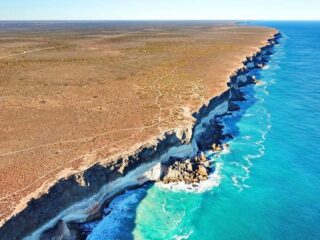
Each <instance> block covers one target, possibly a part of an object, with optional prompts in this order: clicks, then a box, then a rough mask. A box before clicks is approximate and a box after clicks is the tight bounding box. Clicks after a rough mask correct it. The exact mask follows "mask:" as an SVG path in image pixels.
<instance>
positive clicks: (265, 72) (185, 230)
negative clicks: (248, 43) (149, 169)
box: [88, 22, 320, 240]
mask: <svg viewBox="0 0 320 240" xmlns="http://www.w3.org/2000/svg"><path fill="white" fill-rule="evenodd" d="M252 24H255V25H264V26H272V27H275V28H277V29H278V30H279V31H280V32H281V33H282V34H283V38H282V39H281V44H280V45H278V46H276V47H275V53H274V55H273V56H272V58H271V62H270V63H269V64H268V66H267V67H265V68H264V69H262V70H260V71H259V72H258V73H257V78H258V79H259V80H262V81H263V84H262V85H257V86H248V87H245V88H244V89H243V91H244V92H245V93H246V95H247V98H248V99H249V100H248V101H246V102H243V103H241V111H240V112H238V113H236V114H234V115H232V116H229V117H227V118H225V119H224V122H225V124H226V126H228V128H227V129H225V131H226V132H230V133H232V134H233V135H234V139H232V140H231V141H230V142H229V144H230V148H229V150H228V151H225V152H223V153H222V154H220V156H217V155H215V156H212V155H210V153H208V156H209V157H211V158H212V159H213V160H214V161H216V166H217V169H216V172H215V173H214V174H213V175H212V176H211V179H210V181H209V183H210V184H208V183H205V184H203V186H200V187H198V188H194V189H184V190H181V189H183V186H182V187H180V190H179V189H174V190H170V189H167V188H164V187H163V186H162V185H159V184H154V185H145V186H144V187H142V188H139V189H136V190H131V191H127V192H126V193H125V194H124V195H121V196H119V197H117V198H116V199H115V200H114V201H113V202H112V203H111V205H110V206H109V208H107V209H105V212H106V214H108V213H109V211H110V210H111V213H110V214H108V215H107V217H105V218H103V219H102V220H101V221H99V222H95V223H92V224H91V225H92V226H91V227H93V231H92V233H91V234H90V235H89V236H88V239H90V240H92V239H93V240H98V239H99V240H102V239H150V240H151V239H199V240H206V239H208V240H212V239H218V240H224V239H225V240H232V239H246V240H249V239H252V240H257V239H270V240H274V239H299V240H300V239H304V240H306V239H315V240H316V239H320V153H319V152H320V127H319V125H320V111H319V107H320V22H254V23H252Z"/></svg>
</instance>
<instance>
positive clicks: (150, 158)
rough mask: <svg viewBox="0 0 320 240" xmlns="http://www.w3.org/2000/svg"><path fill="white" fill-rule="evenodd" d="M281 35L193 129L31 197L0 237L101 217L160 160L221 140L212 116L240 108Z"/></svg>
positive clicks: (31, 234) (31, 235)
mask: <svg viewBox="0 0 320 240" xmlns="http://www.w3.org/2000/svg"><path fill="white" fill-rule="evenodd" d="M279 38H280V34H279V33H278V34H275V35H274V37H273V38H272V39H269V40H268V44H267V45H266V46H264V47H262V48H261V50H260V51H259V52H258V53H256V54H255V55H254V56H251V57H248V58H247V59H246V60H245V61H244V62H243V64H244V66H243V68H241V69H239V70H237V71H236V72H235V73H234V74H233V75H232V76H231V77H230V82H229V83H228V86H229V89H228V90H227V91H225V92H223V93H222V94H221V95H220V96H216V97H214V98H213V99H211V100H210V102H209V103H208V104H207V105H205V106H202V107H201V108H200V109H199V111H198V112H197V113H195V114H194V117H195V119H196V122H195V124H194V126H193V128H192V132H191V129H186V130H182V131H181V130H172V131H170V132H167V133H164V134H163V136H162V137H161V138H159V139H157V141H155V143H154V144H152V145H148V146H141V147H140V148H139V149H138V150H137V151H135V153H134V154H132V155H130V156H128V157H120V158H119V159H118V160H117V161H116V162H114V163H110V164H106V165H98V164H97V165H94V166H92V167H90V168H89V169H87V170H86V171H84V172H82V173H81V174H76V175H73V176H70V177H68V178H66V179H62V180H60V181H59V182H57V183H56V184H55V185H54V186H53V187H51V188H50V189H49V191H48V192H47V193H46V194H44V195H43V196H42V197H40V198H38V199H33V200H32V201H30V202H29V204H28V206H27V207H26V208H25V209H24V210H23V211H21V212H20V213H18V214H17V215H16V216H14V217H12V218H11V219H10V220H8V221H7V222H6V223H5V224H4V225H3V226H2V227H1V228H0V239H21V238H24V237H26V238H27V239H38V238H40V237H41V234H43V233H44V232H45V231H47V230H48V229H50V228H53V227H55V226H57V223H59V224H60V226H62V225H63V224H62V225H61V223H64V225H63V226H65V227H64V228H63V229H64V230H61V228H60V230H61V232H62V233H61V234H63V232H64V233H65V232H68V231H67V229H68V227H66V226H67V225H66V224H65V223H71V222H85V221H89V220H90V219H94V218H97V217H99V214H100V212H101V208H102V206H103V205H104V204H105V202H106V201H108V200H110V199H111V198H112V197H113V196H115V195H117V194H119V193H121V192H122V191H124V190H125V189H127V188H130V187H134V186H138V185H141V184H143V183H145V182H147V181H157V180H158V179H159V178H160V176H161V172H162V164H161V163H164V162H166V161H168V160H169V158H170V157H177V158H187V157H192V156H195V155H196V154H197V153H198V151H199V150H205V149H208V146H211V145H212V144H220V140H221V135H219V134H218V133H217V134H214V133H215V131H216V130H217V129H216V128H215V127H213V125H212V120H213V119H214V118H215V117H216V116H221V115H224V114H226V113H227V112H228V111H230V110H232V109H236V107H235V105H234V103H232V101H236V100H238V101H239V100H243V99H244V97H243V94H242V93H241V91H240V89H239V88H240V87H242V86H245V85H247V84H252V83H254V82H255V79H254V77H252V76H251V75H249V72H250V70H252V69H255V68H261V67H263V66H264V65H265V64H266V63H267V62H268V61H269V55H270V54H272V48H273V46H274V45H275V44H277V43H278V39H279ZM210 121H211V122H210ZM191 133H192V134H191ZM68 234H70V232H69V233H68Z"/></svg>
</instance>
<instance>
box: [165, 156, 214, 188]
mask: <svg viewBox="0 0 320 240" xmlns="http://www.w3.org/2000/svg"><path fill="white" fill-rule="evenodd" d="M210 165H211V163H210V162H209V161H208V159H207V158H206V156H205V155H204V154H203V153H201V154H199V155H197V156H195V157H193V158H191V159H186V160H182V159H178V158H171V159H170V160H169V162H168V163H165V164H163V175H162V177H161V181H162V182H164V183H172V182H185V183H186V184H191V183H196V182H200V181H203V180H207V179H208V175H209V172H210Z"/></svg>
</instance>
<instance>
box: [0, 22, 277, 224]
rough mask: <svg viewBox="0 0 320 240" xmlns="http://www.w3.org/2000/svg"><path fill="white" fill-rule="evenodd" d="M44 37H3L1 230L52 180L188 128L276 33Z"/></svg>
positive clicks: (166, 28)
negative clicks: (233, 74)
mask: <svg viewBox="0 0 320 240" xmlns="http://www.w3.org/2000/svg"><path fill="white" fill-rule="evenodd" d="M44 29H45V28H44V27H43V28H41V29H38V28H37V29H36V30H30V29H29V28H25V29H23V30H21V31H14V30H7V31H3V32H2V33H1V40H0V94H1V95H0V113H1V114H0V123H1V128H0V219H2V220H4V219H6V218H7V217H9V216H11V214H12V213H13V211H14V210H19V209H17V206H18V204H19V203H21V201H27V200H28V199H29V197H30V194H31V193H33V192H34V191H35V190H37V189H38V188H39V187H40V186H43V184H47V185H48V184H49V182H54V181H55V180H56V179H57V178H58V176H59V177H62V176H64V175H67V174H70V173H72V172H76V171H78V170H79V169H80V168H81V169H83V168H85V167H87V166H90V165H91V164H94V163H96V162H99V161H100V160H101V159H104V158H106V157H109V156H112V155H114V154H117V153H119V152H121V151H124V150H126V149H128V147H129V146H133V145H134V144H136V143H138V142H144V141H146V140H148V139H149V138H151V137H152V136H155V135H158V134H159V133H160V132H162V131H164V130H166V129H171V128H175V127H178V126H186V125H188V124H190V121H191V118H190V114H189V113H187V115H188V114H189V115H188V116H186V109H188V111H187V112H194V111H196V110H197V109H198V108H199V106H201V105H202V104H203V103H204V102H205V101H207V100H208V99H209V98H211V97H212V96H214V95H216V94H219V93H220V92H222V91H223V90H225V89H226V81H227V76H228V75H229V74H230V73H231V72H232V71H233V70H234V69H235V68H236V67H238V66H239V64H240V63H241V61H242V60H243V58H244V56H246V55H250V54H252V53H253V52H254V51H256V49H257V47H259V46H261V45H263V42H264V41H265V40H266V39H267V38H268V37H270V36H271V34H272V33H274V31H273V30H271V29H263V28H251V27H250V28H249V27H234V26H230V25H227V26H220V25H214V24H213V25H211V24H202V25H201V24H198V25H192V26H188V25H181V26H174V27H172V26H170V25H165V24H164V25H159V24H157V25H156V26H149V25H148V26H139V27H137V26H130V27H128V26H122V27H115V28H114V27H110V26H108V25H106V26H104V25H103V26H100V25H99V26H96V27H95V28H93V29H91V30H90V29H89V28H86V27H82V28H71V27H70V29H69V28H68V27H64V28H57V29H51V30H50V31H49V30H44ZM14 54H17V55H14ZM18 54H19V55H18ZM88 156H89V157H88ZM61 173H63V174H61ZM21 206H22V205H20V206H19V208H21Z"/></svg>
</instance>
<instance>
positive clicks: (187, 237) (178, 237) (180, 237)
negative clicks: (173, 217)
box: [173, 230, 193, 240]
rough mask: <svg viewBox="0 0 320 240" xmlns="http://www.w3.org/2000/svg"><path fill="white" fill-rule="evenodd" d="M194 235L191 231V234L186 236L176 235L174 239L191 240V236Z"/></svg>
mask: <svg viewBox="0 0 320 240" xmlns="http://www.w3.org/2000/svg"><path fill="white" fill-rule="evenodd" d="M192 233H193V231H192V230H191V231H190V232H189V233H187V234H185V235H181V236H180V235H174V236H173V238H174V239H176V240H183V239H189V238H190V236H191V234H192Z"/></svg>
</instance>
